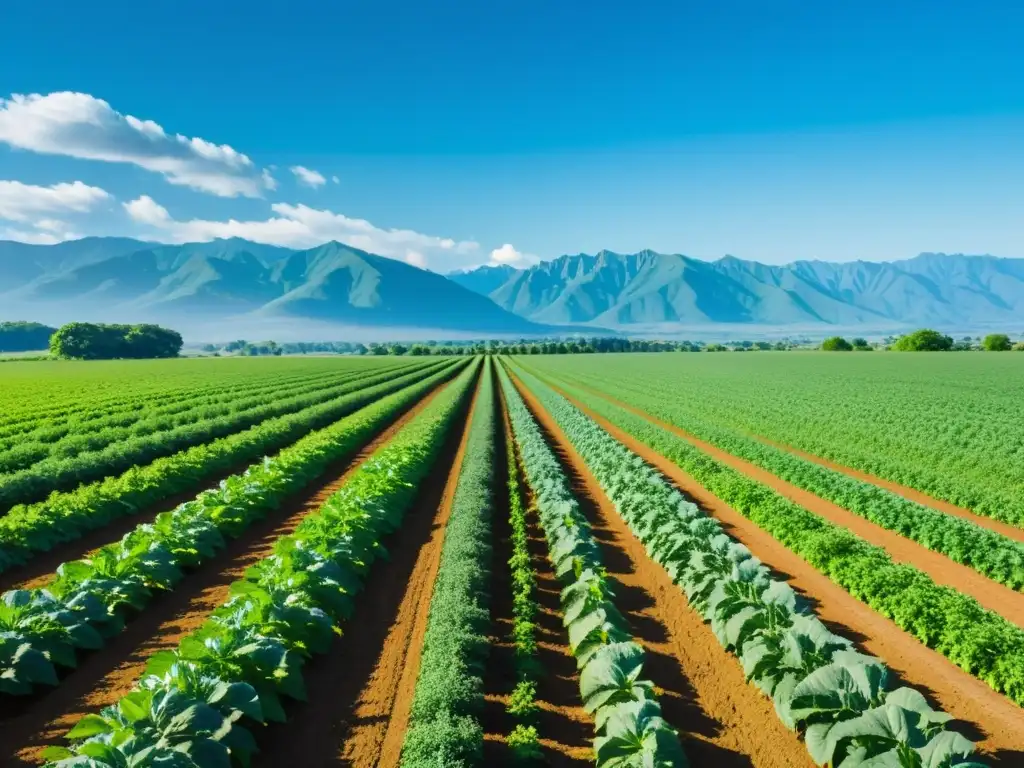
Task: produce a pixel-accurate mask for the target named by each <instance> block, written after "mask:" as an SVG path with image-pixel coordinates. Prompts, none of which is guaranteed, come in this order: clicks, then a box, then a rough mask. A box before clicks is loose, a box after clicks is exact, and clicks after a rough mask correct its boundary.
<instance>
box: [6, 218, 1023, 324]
mask: <svg viewBox="0 0 1024 768" xmlns="http://www.w3.org/2000/svg"><path fill="white" fill-rule="evenodd" d="M14 319H29V320H37V321H40V322H45V323H47V324H50V325H53V324H59V323H62V322H67V321H69V320H74V319H78V320H93V321H118V322H161V323H164V324H167V325H171V326H172V327H177V328H179V329H181V330H182V331H183V332H188V335H189V336H191V337H193V338H204V339H210V338H215V339H218V340H219V339H221V338H225V339H226V338H229V337H230V338H236V337H239V336H241V335H242V334H243V332H244V333H265V334H266V335H265V336H262V337H271V338H280V339H282V340H286V339H287V338H288V336H292V337H300V338H304V339H309V338H312V337H313V336H314V335H315V336H316V337H317V338H320V337H323V338H326V337H327V336H326V335H324V334H329V333H330V332H331V329H335V330H337V329H339V328H341V327H344V328H346V329H350V330H351V329H362V330H363V331H364V332H365V333H364V336H366V338H371V337H373V336H374V335H376V336H382V337H390V338H409V339H413V338H421V337H427V336H436V335H437V332H444V333H447V334H451V337H452V338H456V337H457V336H458V335H463V336H465V335H473V334H477V335H484V334H487V335H521V336H525V335H544V334H551V333H565V332H567V331H582V332H586V333H604V332H608V330H609V329H613V330H618V331H622V332H641V331H652V330H653V331H658V332H666V333H671V332H672V331H673V329H675V330H680V329H682V328H690V327H695V326H696V327H701V328H705V329H708V330H711V329H714V328H716V327H718V328H723V327H733V328H734V327H736V326H740V327H750V328H752V327H755V326H756V327H759V328H764V327H772V328H775V329H786V328H800V329H801V330H804V331H806V330H808V329H819V330H820V332H821V333H826V332H827V331H828V330H829V329H834V328H844V329H845V328H851V329H852V328H863V327H870V328H875V329H887V330H892V331H897V330H900V329H904V328H907V327H911V326H922V325H929V326H934V327H937V328H940V329H965V330H967V329H974V328H979V329H980V328H987V327H990V326H993V327H994V326H1004V327H1007V328H1009V329H1010V330H1018V329H1015V328H1013V326H1012V324H1013V323H1017V322H1019V323H1024V259H1002V258H996V257H993V256H964V255H946V254H930V253H925V254H921V255H920V256H917V257H915V258H913V259H908V260H905V261H894V262H864V261H857V262H849V263H841V264H835V263H828V262H823V261H797V262H793V263H792V264H788V265H785V266H770V265H765V264H760V263H758V262H754V261H744V260H741V259H737V258H734V257H731V256H727V257H725V258H722V259H719V260H717V261H701V260H699V259H694V258H691V257H688V256H683V255H679V254H659V253H655V252H653V251H641V252H639V253H634V254H618V253H613V252H611V251H601V252H599V253H597V254H595V255H592V256H591V255H587V254H578V255H575V256H562V257H560V258H557V259H554V260H552V261H546V262H542V263H539V264H536V265H533V266H530V267H527V268H523V269H519V268H515V267H512V266H509V265H499V266H484V267H479V268H476V269H471V270H465V271H460V272H455V273H451V274H449V275H447V276H442V275H439V274H436V273H434V272H430V271H427V270H423V269H419V268H417V267H414V266H411V265H409V264H405V263H403V262H400V261H396V260H394V259H389V258H385V257H382V256H377V255H374V254H371V253H366V252H365V251H360V250H358V249H356V248H351V247H348V246H345V245H342V244H340V243H337V242H331V243H326V244H324V245H322V246H319V247H317V248H311V249H308V250H301V251H296V250H291V249H287V248H280V247H276V246H269V245H261V244H258V243H252V242H248V241H246V240H240V239H230V240H214V241H212V242H207V243H188V244H184V245H161V244H158V243H148V242H142V241H139V240H132V239H127V238H85V239H82V240H74V241H69V242H65V243H59V244H57V245H45V246H44V245H28V244H24V243H15V242H5V241H0V320H14ZM281 328H288V329H290V330H289V331H288V333H284V332H282V331H280V330H276V329H281ZM249 329H260V330H258V331H257V330H249ZM367 334H368V335H367ZM348 336H349V337H352V336H353V334H352V333H348Z"/></svg>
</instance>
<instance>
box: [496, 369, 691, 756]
mask: <svg viewBox="0 0 1024 768" xmlns="http://www.w3.org/2000/svg"><path fill="white" fill-rule="evenodd" d="M500 378H501V386H502V391H503V392H504V396H505V402H506V404H507V408H508V413H509V419H510V421H511V423H512V429H513V432H514V433H515V437H516V441H517V443H518V446H519V454H520V456H521V458H522V462H523V467H524V470H525V472H526V476H527V479H528V481H529V483H530V486H531V487H532V488H533V490H534V493H535V498H536V505H537V510H538V514H539V517H540V524H541V528H542V529H543V531H544V535H545V538H546V539H547V542H548V548H549V557H550V559H551V562H552V565H553V566H554V570H555V574H556V575H557V576H558V578H559V579H561V580H562V581H563V582H564V583H565V584H566V586H565V588H564V589H563V590H562V593H561V605H562V611H563V623H564V624H565V626H566V628H567V630H568V635H569V648H570V650H571V652H572V654H573V656H574V657H575V658H576V663H577V666H578V668H579V669H580V694H581V698H582V700H583V707H584V709H585V710H586V711H587V712H589V713H591V714H592V715H593V716H594V720H595V726H596V730H597V734H598V735H597V738H596V739H595V740H594V754H595V759H596V762H597V765H598V766H607V767H608V768H611V767H612V766H627V765H657V766H670V765H671V766H682V765H686V764H687V763H686V757H685V755H684V754H683V751H682V747H681V746H680V744H679V738H678V735H677V734H676V732H675V731H674V730H673V729H672V728H671V727H670V726H669V725H668V723H666V722H665V720H664V719H663V718H662V716H661V707H660V705H659V703H658V700H657V697H656V695H655V693H654V685H653V683H652V682H651V681H650V680H647V679H646V678H644V677H643V663H644V650H643V648H642V647H640V646H639V645H638V644H637V643H635V642H633V640H632V638H631V636H630V634H629V631H628V628H627V623H626V620H625V618H624V617H623V616H622V614H621V613H620V612H619V610H618V609H617V608H616V607H615V605H614V592H613V587H612V584H611V582H610V580H609V579H608V578H607V576H606V575H605V571H604V568H603V567H602V566H601V562H600V551H599V549H598V546H597V544H596V542H595V540H594V537H593V534H592V532H591V529H590V525H589V524H588V522H587V520H586V518H585V517H584V516H583V514H582V512H581V511H580V509H579V505H578V504H577V502H576V499H575V498H574V497H573V495H572V491H571V490H570V488H569V484H568V481H567V480H566V477H565V474H564V473H563V471H562V469H561V467H560V466H559V464H558V460H557V459H556V458H555V456H554V454H553V453H552V452H551V449H550V448H549V447H548V446H547V444H546V443H545V441H544V437H543V435H542V434H541V432H540V429H539V428H538V426H537V424H536V422H535V421H534V420H533V417H532V416H531V415H530V412H529V410H528V409H527V408H526V405H525V404H524V403H523V400H522V398H521V397H520V396H519V393H518V392H516V390H515V387H514V386H513V385H512V383H511V381H510V380H509V378H508V376H507V374H506V373H505V371H504V370H500Z"/></svg>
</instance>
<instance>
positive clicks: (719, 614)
mask: <svg viewBox="0 0 1024 768" xmlns="http://www.w3.org/2000/svg"><path fill="white" fill-rule="evenodd" d="M522 378H523V381H524V382H525V383H526V384H527V385H528V386H529V387H530V389H531V390H532V391H533V392H534V394H535V395H536V396H537V397H538V398H539V399H540V400H541V401H542V403H543V404H544V407H545V408H546V409H547V410H548V412H549V413H550V414H551V415H552V416H553V417H554V418H555V420H556V421H557V422H558V424H559V426H560V427H561V428H562V430H563V431H564V432H565V434H566V436H567V437H568V438H569V440H570V441H571V442H572V443H573V445H574V446H575V447H576V449H577V450H578V451H579V452H580V454H581V455H582V456H583V458H584V460H585V461H586V462H587V465H588V467H590V469H591V470H592V471H593V473H594V475H595V476H596V477H597V479H598V481H599V482H600V483H601V486H602V487H603V488H604V489H605V491H606V493H607V494H608V496H609V498H611V500H612V501H613V503H614V504H615V506H616V509H617V510H618V512H619V514H620V515H621V516H622V517H623V519H624V520H625V521H626V523H627V524H628V525H629V527H630V528H631V529H632V530H633V532H634V533H635V534H636V536H637V538H638V539H639V540H640V541H641V542H642V543H643V544H644V546H645V548H646V549H647V551H648V553H649V554H650V555H651V557H652V558H653V559H654V560H655V561H656V562H658V563H659V564H660V565H661V566H662V567H664V568H665V570H666V571H667V572H668V573H669V575H670V576H671V577H672V579H673V580H674V581H675V582H676V583H677V584H679V586H680V587H681V588H682V589H683V590H684V591H685V592H686V596H687V599H688V601H689V604H690V605H691V606H692V607H693V608H694V609H695V610H697V611H699V612H700V613H701V614H702V615H703V617H704V618H705V619H707V620H709V621H710V622H711V627H712V630H713V631H714V633H715V636H716V637H717V638H718V640H719V642H720V643H721V644H722V646H723V647H724V648H726V650H728V651H730V652H732V653H734V654H735V655H736V656H737V658H738V660H739V661H740V663H741V664H742V666H743V669H744V672H745V674H746V676H747V678H748V679H749V680H751V681H752V682H754V683H755V685H757V686H758V687H759V688H760V689H761V690H762V691H763V692H764V693H765V694H767V695H769V696H771V697H772V699H773V701H774V704H775V709H776V712H777V713H778V715H779V717H780V718H781V719H782V721H783V722H784V723H785V725H786V726H787V727H789V728H792V729H800V730H802V731H803V732H804V737H805V742H806V745H807V748H808V751H809V752H810V754H811V757H812V758H813V759H814V760H815V761H816V762H817V763H819V764H824V763H826V762H829V763H830V764H832V765H838V764H839V762H838V761H836V762H830V761H832V760H833V759H834V757H835V756H836V755H837V754H839V751H840V746H843V745H845V746H843V749H844V750H845V749H847V748H849V749H851V750H852V749H859V748H861V747H863V749H864V751H863V752H862V753H860V756H861V757H862V758H873V757H876V756H878V755H881V754H884V753H885V752H887V751H889V750H891V749H900V750H911V749H918V748H921V749H931V750H932V751H933V752H934V751H936V750H938V749H939V748H940V742H941V744H942V745H944V744H946V743H947V742H946V739H947V738H948V736H947V735H945V734H942V733H941V730H942V729H941V726H942V724H943V723H944V722H945V721H946V720H948V719H949V718H948V716H946V715H943V714H941V713H935V712H932V711H931V710H930V709H929V708H927V706H926V705H925V706H924V708H922V707H921V706H920V705H921V703H923V701H924V700H923V697H921V695H920V694H918V693H917V692H916V691H912V690H909V689H905V688H904V689H898V690H895V691H890V692H887V690H886V688H887V686H886V681H887V676H888V672H887V670H886V668H885V666H884V665H883V664H882V663H881V662H879V661H878V660H877V659H872V658H870V657H866V656H863V655H861V654H859V653H856V652H854V651H853V650H852V643H851V642H850V640H848V639H846V638H843V637H841V636H838V635H835V634H833V633H832V632H830V631H829V630H828V629H827V628H826V627H825V626H824V625H823V624H822V623H821V622H820V621H819V620H818V619H817V618H816V617H815V616H814V614H813V613H812V612H811V610H810V609H809V607H808V606H807V605H806V604H805V603H804V602H803V601H802V600H800V599H799V597H798V596H797V594H796V592H794V590H793V589H792V588H791V587H789V585H787V584H785V583H784V582H781V581H778V580H776V579H774V578H773V577H772V574H771V572H770V571H769V570H768V568H767V567H766V566H764V565H763V564H761V563H760V561H758V560H757V559H756V558H755V557H753V555H752V554H751V553H750V551H749V550H748V549H747V548H746V547H745V546H743V545H742V544H739V543H738V542H736V541H734V540H732V539H731V537H729V536H728V535H726V534H725V533H724V531H723V530H722V528H721V526H720V525H719V523H718V522H717V521H716V520H714V519H713V518H709V517H707V516H705V515H704V514H703V513H702V512H701V511H700V510H699V509H698V508H697V507H696V506H695V505H694V504H692V503H691V502H689V501H687V500H686V499H684V498H683V496H682V495H681V494H680V493H679V492H678V491H677V490H676V489H675V488H673V487H672V486H670V485H669V484H668V483H667V482H666V481H665V480H664V479H663V478H662V477H661V476H660V475H659V474H658V473H657V472H655V471H654V470H653V469H652V468H651V467H649V466H648V465H647V464H646V463H644V462H643V461H642V460H641V459H640V457H638V456H637V455H636V454H634V453H632V452H631V451H629V450H628V449H627V448H626V447H625V446H623V445H622V444H621V443H619V442H618V441H616V440H614V439H613V438H612V437H611V436H610V435H609V434H608V433H607V432H605V431H604V430H603V429H601V428H600V427H599V426H598V425H597V424H595V423H594V422H593V420H591V419H590V418H589V417H588V416H586V415H585V414H584V413H583V412H582V411H580V410H579V409H578V408H576V407H575V406H573V405H572V404H571V403H570V402H569V401H568V400H566V399H565V398H564V397H562V396H561V395H559V394H558V393H557V392H555V391H554V390H552V389H551V388H550V387H548V386H547V385H546V384H544V383H543V382H541V381H540V380H539V379H537V378H535V377H534V376H532V375H529V374H522ZM574 394H575V391H574ZM620 412H621V413H626V412H625V411H620ZM629 415H630V416H631V414H629ZM609 418H610V417H609ZM636 418H637V419H638V420H640V421H642V419H639V417H636ZM628 423H629V424H630V425H632V423H633V422H632V420H629V422H628ZM623 428H624V429H627V430H629V431H632V429H630V427H629V426H623ZM665 434H670V433H665ZM641 439H643V438H641ZM680 442H682V441H680ZM687 445H688V444H687ZM691 450H694V452H696V450H695V449H691ZM674 456H675V454H673V455H672V458H673V460H675V458H674ZM703 460H704V461H705V462H706V463H708V464H711V463H712V462H711V460H710V459H708V458H707V457H703ZM684 468H686V469H687V471H691V467H690V465H689V464H688V465H687V467H684ZM715 470H716V474H711V473H710V472H702V473H701V474H700V475H695V477H696V478H697V479H698V481H699V482H701V483H702V484H705V485H707V484H708V483H707V481H708V478H709V477H715V478H721V477H722V476H723V475H726V474H727V473H731V470H728V469H725V468H724V467H721V466H720V465H717V464H716V465H715ZM731 474H732V475H735V477H736V478H738V479H739V481H742V480H743V478H742V476H740V475H738V473H731ZM708 487H709V490H712V492H713V493H715V494H716V495H720V493H719V490H720V488H719V486H718V485H713V486H708ZM754 487H755V484H753V483H750V487H749V488H745V489H743V491H742V492H740V491H738V492H737V493H735V494H731V495H730V496H729V497H722V498H724V500H726V501H727V502H728V503H730V504H732V505H733V506H735V505H736V504H737V501H738V500H739V499H741V498H742V499H744V500H745V501H746V504H747V505H748V506H749V505H750V504H751V503H758V502H759V501H763V500H767V499H768V498H769V494H767V493H765V492H763V491H762V492H760V493H757V492H755V491H754ZM740 493H742V496H741V495H740ZM786 503H787V504H788V503H789V502H786ZM808 514H809V513H808ZM830 575H831V574H830ZM833 578H834V577H833ZM613 647H616V646H609V648H613ZM631 653H633V652H632V651H630V650H629V649H628V648H625V647H624V648H623V651H622V652H621V653H618V654H617V655H616V658H614V659H608V661H607V663H606V667H605V668H604V669H601V670H600V671H599V672H598V673H597V674H596V675H591V676H589V679H588V680H587V681H586V682H587V691H588V693H589V695H590V696H591V697H593V698H595V699H601V698H606V699H615V698H616V697H619V696H622V695H623V694H622V693H621V692H622V691H627V690H628V689H629V688H630V686H632V685H634V684H635V683H634V682H633V680H634V673H633V671H632V670H633V664H634V663H635V662H634V661H633V658H632V656H631ZM636 698H637V699H639V700H642V699H643V697H636ZM633 706H634V707H635V706H636V705H633ZM880 707H886V710H885V711H886V713H887V714H889V715H890V716H892V717H896V718H900V717H903V718H906V719H908V720H910V721H912V722H918V723H920V722H923V721H922V718H927V722H928V723H929V725H928V727H926V728H922V729H921V730H920V731H918V732H913V733H891V734H890V735H889V736H890V737H889V738H888V739H879V740H874V739H873V738H872V733H873V732H872V729H871V725H870V723H871V721H872V718H874V717H876V716H877V713H878V711H879V710H878V708H880ZM629 715H630V716H631V717H634V718H635V719H636V722H637V723H639V722H640V721H641V720H642V719H643V717H644V716H645V715H644V713H643V712H637V713H633V712H632V711H630V712H629ZM647 716H650V717H656V716H657V713H655V712H652V713H650V714H649V715H647ZM639 728H640V726H639V725H634V726H633V727H632V728H631V729H630V732H631V733H635V732H636V731H637V730H639ZM828 729H837V730H835V731H834V732H833V735H834V736H835V737H836V739H837V742H836V746H834V747H833V748H831V749H828V748H826V747H823V746H822V740H823V739H824V738H825V731H826V730H828ZM840 734H845V735H844V736H842V738H845V739H847V740H846V741H844V742H840V741H838V739H839V738H840ZM936 740H938V741H936ZM933 741H934V742H935V743H934V744H933V743H932V742H933ZM612 744H614V742H605V743H604V744H603V747H604V748H605V749H609V748H611V745H612ZM929 745H931V746H929ZM616 746H617V745H616ZM942 748H943V749H945V747H944V746H943V747H942ZM973 751H974V747H973V745H972V744H971V743H970V742H968V741H967V740H966V739H962V737H961V740H960V741H958V742H957V745H956V748H955V749H954V750H953V752H955V754H956V756H957V757H958V758H960V757H963V758H966V756H967V755H970V754H971V753H972V752H973ZM845 753H846V752H845V751H844V752H843V754H845ZM600 754H601V751H600V749H599V750H598V755H599V757H600ZM951 754H952V753H951ZM959 763H960V761H959V759H958V760H957V762H956V763H954V764H959ZM940 764H941V763H940ZM947 764H948V763H947Z"/></svg>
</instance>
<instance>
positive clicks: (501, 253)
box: [491, 243, 538, 267]
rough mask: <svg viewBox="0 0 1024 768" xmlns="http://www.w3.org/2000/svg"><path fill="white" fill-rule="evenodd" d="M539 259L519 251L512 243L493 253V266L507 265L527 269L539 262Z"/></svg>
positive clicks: (496, 249)
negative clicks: (526, 267)
mask: <svg viewBox="0 0 1024 768" xmlns="http://www.w3.org/2000/svg"><path fill="white" fill-rule="evenodd" d="M537 260H538V259H537V257H536V256H534V255H532V254H529V253H521V252H520V251H517V250H516V249H515V248H514V247H513V246H512V244H511V243H505V244H504V245H503V246H501V248H495V249H494V250H493V251H491V264H492V265H501V264H507V265H509V266H511V267H525V266H528V265H530V264H535V263H536V262H537Z"/></svg>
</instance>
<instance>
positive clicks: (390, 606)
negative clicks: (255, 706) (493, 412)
mask: <svg viewBox="0 0 1024 768" xmlns="http://www.w3.org/2000/svg"><path fill="white" fill-rule="evenodd" d="M475 405H476V395H475V394H474V397H473V402H472V404H471V405H470V413H472V408H473V407H475ZM469 422H470V419H469V418H468V417H466V418H465V419H464V421H463V423H462V427H461V429H460V428H453V429H452V430H451V432H450V434H449V436H448V438H447V440H446V444H445V446H444V447H443V448H442V451H441V454H440V456H439V457H438V459H437V464H436V467H435V471H434V472H433V473H432V474H431V475H430V476H429V477H428V478H427V479H426V480H425V481H424V483H423V484H422V485H421V487H420V489H419V491H418V494H417V498H416V501H415V502H414V504H413V507H412V508H411V509H410V510H409V512H408V513H407V514H406V518H405V521H404V523H403V526H402V528H401V529H400V530H398V531H397V532H396V533H395V534H394V535H393V536H392V537H391V540H390V541H387V542H385V546H386V547H387V549H388V553H389V556H388V560H387V562H382V563H380V564H379V565H378V566H376V567H375V569H374V572H373V573H372V574H371V575H370V577H369V578H368V579H367V582H366V589H365V590H364V591H363V592H362V593H361V594H360V595H359V596H358V597H357V599H356V608H355V612H354V614H353V617H352V619H350V620H349V621H348V622H347V623H346V624H345V625H344V626H343V627H342V633H343V634H342V636H341V637H339V638H337V639H336V640H335V647H334V648H333V649H332V650H331V652H330V653H329V654H327V655H325V656H320V657H317V658H315V659H313V660H312V661H311V662H310V663H309V664H308V665H307V668H306V674H305V677H306V684H307V685H306V687H307V694H308V701H307V702H306V703H303V704H296V705H295V706H294V707H291V708H290V713H289V722H288V723H287V724H283V725H274V726H272V727H271V728H269V729H268V731H267V733H266V736H265V738H261V739H260V747H261V751H260V753H259V754H257V755H256V756H255V759H254V760H253V765H254V766H256V767H257V768H258V767H259V766H281V765H288V764H293V765H301V766H320V765H339V764H340V765H351V766H375V765H398V758H399V754H400V752H401V747H402V739H403V738H404V736H405V726H406V724H407V722H408V717H409V708H410V705H411V704H412V697H413V692H414V690H415V686H416V678H417V676H418V674H419V663H420V654H421V651H422V646H423V636H424V633H425V631H426V623H427V615H428V612H429V608H430V599H431V597H432V593H433V585H434V579H435V577H436V575H437V570H438V566H439V564H440V555H441V546H442V544H443V542H444V527H445V524H446V523H447V521H448V517H449V515H450V512H451V501H452V497H453V495H454V492H455V487H456V483H457V480H458V476H459V471H460V469H461V466H462V458H463V455H464V452H465V444H466V439H467V437H468V431H469Z"/></svg>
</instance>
